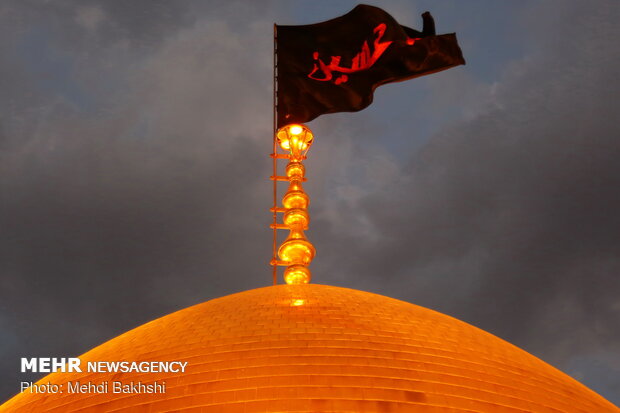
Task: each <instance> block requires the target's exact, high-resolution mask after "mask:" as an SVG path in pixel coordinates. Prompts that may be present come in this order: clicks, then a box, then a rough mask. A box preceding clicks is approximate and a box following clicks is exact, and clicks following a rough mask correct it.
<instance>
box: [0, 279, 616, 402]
mask: <svg viewBox="0 0 620 413" xmlns="http://www.w3.org/2000/svg"><path fill="white" fill-rule="evenodd" d="M81 359H82V363H83V364H84V363H85V362H86V361H116V360H118V361H120V360H127V361H187V362H188V366H187V370H186V372H185V373H184V374H179V373H157V374H153V373H109V374H108V373H98V374H94V373H54V374H51V375H49V376H47V377H45V378H44V379H42V380H41V382H47V381H50V382H52V383H57V384H61V383H66V382H67V381H78V380H79V381H81V382H87V381H92V382H93V383H101V382H105V381H113V380H117V381H122V382H130V381H134V382H136V381H142V382H144V383H146V384H148V383H151V382H153V381H155V380H157V381H158V382H162V381H165V382H166V389H167V391H166V393H165V394H113V393H108V394H66V393H65V394H48V395H37V394H28V393H23V394H20V395H18V396H16V397H14V398H13V399H11V400H9V401H8V402H7V403H5V404H4V405H3V406H0V411H2V412H5V411H6V412H18V413H19V412H63V413H64V412H80V411H82V412H123V411H131V412H141V411H143V412H178V411H181V412H217V413H226V412H243V413H253V412H392V413H398V412H556V413H559V412H562V413H565V412H583V413H594V412H596V413H605V412H620V410H619V409H618V408H616V407H615V406H613V405H612V404H611V403H609V402H607V401H606V400H605V399H603V398H602V397H600V396H599V395H597V394H596V393H594V392H592V391H591V390H589V389H587V388H586V387H585V386H583V385H581V384H580V383H578V382H577V381H575V380H573V379H572V378H570V377H568V376H567V375H565V374H564V373H561V372H560V371H558V370H556V369H554V368H553V367H551V366H549V365H548V364H546V363H544V362H542V361H540V360H539V359H537V358H535V357H533V356H531V355H530V354H528V353H526V352H524V351H523V350H520V349H518V348H517V347H515V346H513V345H511V344H509V343H507V342H505V341H503V340H501V339H499V338H497V337H495V336H492V335H491V334H488V333H486V332H484V331H482V330H480V329H478V328H475V327H473V326H471V325H468V324H466V323H463V322H461V321H458V320H456V319H454V318H451V317H449V316H446V315H443V314H440V313H437V312H435V311H432V310H428V309H425V308H422V307H419V306H416V305H413V304H409V303H406V302H402V301H398V300H394V299H391V298H387V297H383V296H380V295H376V294H371V293H366V292H362V291H356V290H350V289H345V288H338V287H329V286H323V285H316V284H302V285H278V286H273V287H266V288H260V289H256V290H251V291H246V292H242V293H238V294H233V295H230V296H226V297H222V298H218V299H215V300H211V301H208V302H206V303H203V304H199V305H196V306H193V307H190V308H187V309H185V310H181V311H178V312H176V313H173V314H170V315H168V316H166V317H162V318H160V319H158V320H154V321H151V322H149V323H146V324H144V325H143V326H141V327H138V328H136V329H134V330H131V331H129V332H127V333H125V334H122V335H120V336H119V337H117V338H115V339H113V340H110V341H108V342H107V343H104V344H102V345H101V346H99V347H96V348H95V349H93V350H91V351H89V352H88V353H86V354H84V355H83V356H81Z"/></svg>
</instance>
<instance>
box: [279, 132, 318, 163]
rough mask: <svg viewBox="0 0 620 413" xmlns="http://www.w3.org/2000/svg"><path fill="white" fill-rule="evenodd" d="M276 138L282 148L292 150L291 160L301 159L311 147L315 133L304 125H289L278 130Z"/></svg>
mask: <svg viewBox="0 0 620 413" xmlns="http://www.w3.org/2000/svg"><path fill="white" fill-rule="evenodd" d="M276 138H277V140H278V143H279V145H280V147H281V148H282V149H284V150H285V151H290V157H291V161H300V160H302V159H303V158H304V156H305V153H306V152H307V151H308V149H310V145H312V141H313V139H314V135H313V134H312V132H311V131H310V129H308V128H307V127H305V126H304V125H288V126H286V127H284V128H281V129H279V130H278V132H276Z"/></svg>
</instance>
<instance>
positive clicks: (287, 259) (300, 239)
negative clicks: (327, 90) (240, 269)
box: [272, 124, 316, 284]
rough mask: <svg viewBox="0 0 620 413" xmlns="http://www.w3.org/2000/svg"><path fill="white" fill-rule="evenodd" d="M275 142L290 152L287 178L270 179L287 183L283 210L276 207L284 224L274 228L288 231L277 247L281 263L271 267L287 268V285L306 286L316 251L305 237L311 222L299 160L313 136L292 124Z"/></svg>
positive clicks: (278, 132)
mask: <svg viewBox="0 0 620 413" xmlns="http://www.w3.org/2000/svg"><path fill="white" fill-rule="evenodd" d="M276 139H277V141H278V144H279V145H280V147H281V148H282V149H284V150H285V151H288V152H289V154H288V155H287V156H286V158H288V160H289V162H288V165H286V177H277V176H276V177H272V179H274V180H286V181H288V182H289V187H288V190H287V191H286V193H285V194H284V197H283V198H282V206H283V208H276V212H283V213H284V215H283V223H284V225H277V224H276V225H275V228H277V229H288V230H289V231H290V233H289V235H288V237H287V238H286V240H285V241H284V242H283V243H282V245H280V247H279V248H278V257H279V258H280V260H279V261H275V262H274V261H272V265H282V266H286V269H285V270H284V281H285V282H286V283H287V284H307V283H309V282H310V279H311V278H312V277H311V273H310V270H309V269H308V265H310V262H311V261H312V259H313V258H314V256H315V255H316V250H315V249H314V246H313V245H312V243H311V242H310V241H308V239H307V238H306V236H305V235H304V230H305V229H308V224H309V223H310V216H309V215H308V205H309V203H310V198H309V197H308V195H307V194H306V193H305V191H304V189H303V187H302V182H303V181H305V180H306V178H305V172H306V168H305V167H304V165H303V164H302V161H303V160H304V159H306V153H307V152H308V149H310V145H312V141H313V139H314V135H313V134H312V132H311V131H310V129H308V128H307V127H306V126H305V125H296V124H293V125H287V126H284V127H283V128H280V129H278V131H277V132H276Z"/></svg>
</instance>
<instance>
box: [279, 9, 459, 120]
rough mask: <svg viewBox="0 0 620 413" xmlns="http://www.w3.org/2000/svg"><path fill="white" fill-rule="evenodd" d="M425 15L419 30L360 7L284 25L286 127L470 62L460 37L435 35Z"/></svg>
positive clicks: (350, 108)
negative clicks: (384, 88)
mask: <svg viewBox="0 0 620 413" xmlns="http://www.w3.org/2000/svg"><path fill="white" fill-rule="evenodd" d="M422 17H423V21H424V28H423V30H422V31H417V30H414V29H411V28H408V27H405V26H401V25H400V24H398V23H397V22H396V21H395V20H394V19H393V18H392V17H391V16H390V15H389V14H388V13H386V12H385V11H383V10H381V9H379V8H377V7H372V6H366V5H359V6H357V7H355V8H354V9H353V10H352V11H351V12H349V13H347V14H346V15H344V16H341V17H338V18H335V19H332V20H328V21H326V22H322V23H317V24H311V25H305V26H277V57H278V63H277V69H278V78H277V79H278V95H277V96H278V106H277V108H278V127H281V126H284V125H286V124H289V123H304V122H308V121H310V120H312V119H314V118H316V117H317V116H319V115H322V114H325V113H334V112H354V111H358V110H361V109H363V108H365V107H366V106H368V105H369V104H370V103H371V102H372V95H373V91H374V89H375V88H376V87H378V86H380V85H382V84H385V83H389V82H397V81H402V80H406V79H411V78H414V77H417V76H422V75H426V74H430V73H434V72H437V71H440V70H445V69H448V68H450V67H453V66H456V65H460V64H464V63H465V61H464V59H463V56H462V54H461V50H460V48H459V46H458V43H457V41H456V36H455V35H454V34H447V35H440V36H437V35H435V28H434V21H433V19H432V17H431V16H430V14H429V13H428V12H427V13H425V14H423V16H422Z"/></svg>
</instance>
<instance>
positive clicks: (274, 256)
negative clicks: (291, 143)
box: [271, 23, 278, 285]
mask: <svg viewBox="0 0 620 413" xmlns="http://www.w3.org/2000/svg"><path fill="white" fill-rule="evenodd" d="M277 86H278V26H277V25H276V24H275V23H274V25H273V133H272V134H271V136H272V137H273V149H272V154H273V155H272V160H273V174H272V176H274V177H275V176H277V175H278V158H277V156H276V154H277V150H278V143H277V139H276V132H277V128H278V97H277V93H278V88H277ZM277 207H278V181H277V180H275V179H274V180H273V208H272V209H273V251H272V257H271V266H272V268H273V285H276V284H277V283H278V266H277V265H275V264H274V262H275V261H277V259H278V257H277V254H278V252H277V249H278V229H277V224H278V213H277V211H276V208H277Z"/></svg>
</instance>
